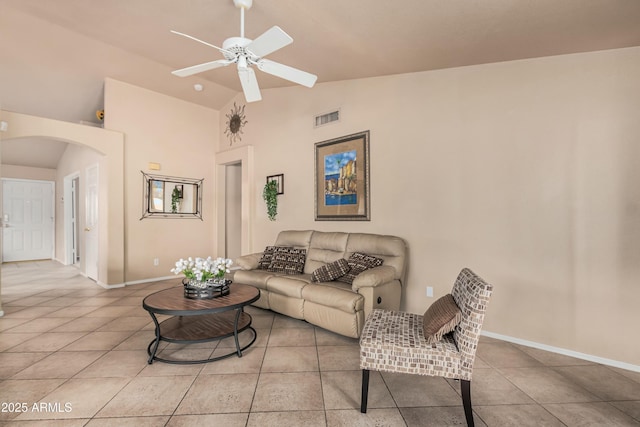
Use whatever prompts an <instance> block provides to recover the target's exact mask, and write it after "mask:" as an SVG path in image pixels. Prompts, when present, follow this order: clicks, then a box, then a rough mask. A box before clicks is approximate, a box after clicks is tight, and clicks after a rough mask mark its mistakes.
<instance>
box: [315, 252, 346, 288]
mask: <svg viewBox="0 0 640 427" xmlns="http://www.w3.org/2000/svg"><path fill="white" fill-rule="evenodd" d="M350 269H351V267H349V262H348V261H347V260H346V259H344V258H340V259H339V260H337V261H334V262H332V263H329V264H327V265H323V266H322V267H320V268H317V269H315V270H314V271H313V273H311V281H312V282H331V281H333V280H336V279H337V278H339V277H342V276H344V275H345V274H347V273H348V272H349V270H350Z"/></svg>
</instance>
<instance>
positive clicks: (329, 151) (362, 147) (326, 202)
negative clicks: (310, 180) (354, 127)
mask: <svg viewBox="0 0 640 427" xmlns="http://www.w3.org/2000/svg"><path fill="white" fill-rule="evenodd" d="M315 216H316V217H315V219H316V221H369V220H370V219H371V212H370V200H369V131H368V130H367V131H364V132H358V133H355V134H352V135H347V136H343V137H340V138H335V139H331V140H328V141H322V142H318V143H316V144H315Z"/></svg>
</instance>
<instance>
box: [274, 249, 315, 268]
mask: <svg viewBox="0 0 640 427" xmlns="http://www.w3.org/2000/svg"><path fill="white" fill-rule="evenodd" d="M306 258H307V250H306V249H294V248H285V247H280V246H276V248H275V250H274V251H273V256H272V257H271V264H269V268H268V270H269V271H273V272H274V273H283V274H302V270H304V261H305V259H306Z"/></svg>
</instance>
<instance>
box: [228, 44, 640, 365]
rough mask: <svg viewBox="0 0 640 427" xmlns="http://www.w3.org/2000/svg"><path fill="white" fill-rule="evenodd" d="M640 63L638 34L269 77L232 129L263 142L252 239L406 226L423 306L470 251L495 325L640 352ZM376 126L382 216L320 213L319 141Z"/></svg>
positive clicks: (413, 280) (410, 299)
mask: <svg viewBox="0 0 640 427" xmlns="http://www.w3.org/2000/svg"><path fill="white" fill-rule="evenodd" d="M639 75H640V48H630V49H621V50H612V51H604V52H595V53H587V54H578V55H566V56H557V57H549V58H541V59H532V60H523V61H514V62H506V63H497V64H489V65H481V66H473V67H464V68H457V69H448V70H440V71H432V72H424V73H416V74H407V75H398V76H389V77H380V78H371V79H362V80H355V81H344V82H336V83H325V84H319V85H317V86H316V87H315V88H314V89H311V90H309V89H305V88H301V87H290V88H283V89H274V90H264V93H263V101H261V102H257V103H251V104H247V106H246V116H247V117H246V118H247V120H248V124H247V125H246V127H245V128H244V135H243V138H242V141H241V142H238V143H235V144H234V146H241V145H252V146H253V149H254V153H255V170H254V176H255V178H254V181H253V183H252V184H253V185H254V188H255V196H254V197H255V210H254V212H252V218H253V221H252V229H253V235H252V236H253V237H252V246H253V247H254V248H256V249H257V250H259V249H260V248H262V247H264V246H265V245H267V244H269V243H272V242H273V241H274V239H275V236H276V235H277V233H278V232H279V231H280V230H284V229H310V228H312V229H319V230H337V231H360V232H372V233H387V234H394V235H398V236H401V237H403V238H405V239H406V240H407V242H408V244H409V248H410V261H409V275H408V280H407V283H406V286H405V289H404V295H403V300H402V301H403V302H402V308H403V309H405V310H408V311H412V312H417V313H421V312H423V311H424V310H425V309H426V308H427V307H428V306H429V305H430V304H431V303H432V302H433V299H430V298H426V297H425V287H426V286H433V287H434V289H435V297H436V298H437V297H439V296H442V295H444V294H445V293H447V292H449V290H450V289H451V286H452V283H453V280H454V279H455V276H456V275H457V273H458V272H459V271H460V269H461V268H462V267H465V266H468V267H470V268H472V269H474V270H475V271H476V272H477V273H478V274H480V275H481V276H483V277H484V278H485V279H486V280H488V281H490V282H492V283H493V284H494V285H495V293H494V297H493V299H492V302H491V305H490V307H489V311H488V314H487V319H486V322H485V326H484V330H485V331H490V332H493V333H497V334H502V335H506V336H510V337H516V338H519V339H523V340H528V341H532V342H537V343H540V344H545V345H549V346H554V347H559V348H563V349H567V350H571V351H576V352H582V353H587V354H590V355H594V356H599V357H603V358H609V359H613V360H617V361H622V362H626V363H630V364H635V365H640V344H639V343H638V342H637V340H633V339H629V337H633V336H635V335H637V331H636V328H637V325H638V321H639V319H640V318H639V316H638V314H637V313H638V310H637V307H636V305H637V302H638V301H640V287H639V286H637V281H638V280H637V278H638V277H639V276H640V263H639V262H638V259H639V258H638V257H639V255H640V219H639V218H640V185H638V183H639V182H640V169H639V168H638V167H637V165H638V159H639V158H640V145H639V144H638V138H639V136H640V120H638V117H640V79H638V76H639ZM235 101H236V102H240V103H241V104H244V99H243V98H242V95H240V96H239V97H237V98H236V100H235ZM232 102H233V101H232ZM231 107H232V103H230V104H228V105H227V106H226V107H225V108H224V109H223V110H222V114H221V116H220V124H221V129H220V131H221V133H220V135H221V136H220V147H219V149H220V150H227V149H229V145H228V141H227V140H226V137H225V136H224V134H223V131H224V122H225V114H226V113H227V112H228V111H229V110H230V109H231ZM338 107H339V108H341V113H342V120H341V121H340V122H339V123H337V124H331V125H327V126H324V127H321V128H318V129H314V128H313V125H312V123H313V116H314V115H316V114H319V113H324V112H327V111H331V110H332V109H333V108H338ZM366 129H369V130H370V131H371V210H372V214H371V221H370V222H315V221H314V194H313V182H314V181H313V180H314V143H315V142H319V141H323V140H327V139H331V138H335V137H338V136H342V135H347V134H350V133H354V132H358V131H362V130H366ZM277 173H284V174H285V184H286V185H285V194H284V195H283V196H280V197H279V214H278V220H277V221H275V222H270V221H268V219H267V216H266V208H265V206H264V202H263V201H262V200H261V193H262V191H261V190H262V187H263V185H264V182H265V176H267V175H273V174H277Z"/></svg>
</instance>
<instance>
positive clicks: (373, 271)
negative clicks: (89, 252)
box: [351, 265, 396, 291]
mask: <svg viewBox="0 0 640 427" xmlns="http://www.w3.org/2000/svg"><path fill="white" fill-rule="evenodd" d="M395 278H396V269H395V268H393V267H391V266H390V265H381V266H379V267H374V268H370V269H369V270H365V271H363V272H362V273H360V274H358V275H357V276H356V278H355V279H353V284H352V285H351V288H352V289H353V290H354V291H357V290H358V289H360V288H363V287H375V286H378V285H383V284H385V283H388V282H391V281H392V280H394V279H395Z"/></svg>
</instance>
